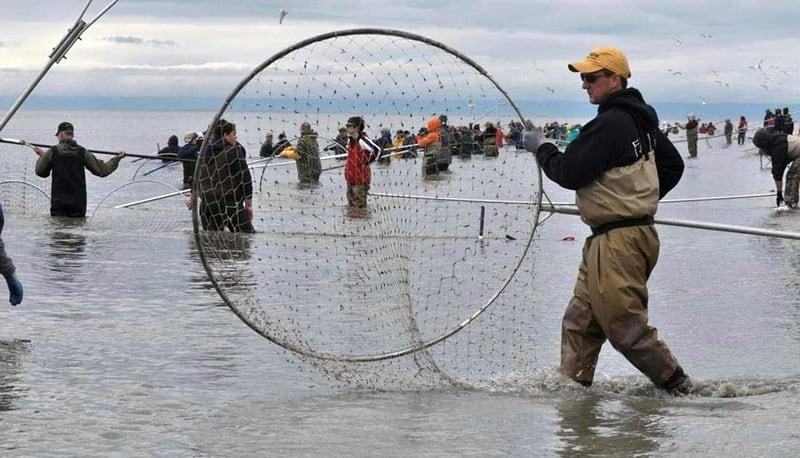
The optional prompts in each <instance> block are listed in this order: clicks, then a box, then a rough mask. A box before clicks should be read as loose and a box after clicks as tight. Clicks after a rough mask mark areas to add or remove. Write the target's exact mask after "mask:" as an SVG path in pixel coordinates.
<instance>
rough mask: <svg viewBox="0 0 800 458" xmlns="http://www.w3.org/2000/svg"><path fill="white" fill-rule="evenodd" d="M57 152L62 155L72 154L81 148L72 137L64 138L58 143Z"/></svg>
mask: <svg viewBox="0 0 800 458" xmlns="http://www.w3.org/2000/svg"><path fill="white" fill-rule="evenodd" d="M58 147H59V152H60V153H61V154H63V155H64V156H74V155H76V154H78V152H80V150H81V145H79V144H78V142H76V141H75V140H73V139H69V140H64V141H62V142H60V143H59V144H58Z"/></svg>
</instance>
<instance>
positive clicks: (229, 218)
mask: <svg viewBox="0 0 800 458" xmlns="http://www.w3.org/2000/svg"><path fill="white" fill-rule="evenodd" d="M212 132H213V133H212V135H213V137H211V138H210V140H211V144H210V146H209V148H208V150H207V151H206V153H205V155H204V157H200V158H199V161H200V165H199V169H198V171H197V180H198V183H197V190H198V194H199V196H198V197H199V200H200V207H199V208H198V210H199V214H200V222H201V223H202V225H203V230H206V231H221V230H224V229H225V228H227V229H228V230H229V231H231V232H255V230H254V229H253V179H252V177H251V175H250V169H249V168H248V166H247V151H245V149H244V146H242V145H241V143H239V142H238V141H237V136H236V125H235V124H233V123H231V122H228V121H226V120H224V119H220V120H219V122H218V123H217V125H216V126H215V127H214V129H213V131H212ZM186 205H187V207H189V208H190V209H191V208H192V200H191V197H189V198H188V199H187V200H186Z"/></svg>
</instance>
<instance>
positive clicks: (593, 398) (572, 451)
mask: <svg viewBox="0 0 800 458" xmlns="http://www.w3.org/2000/svg"><path fill="white" fill-rule="evenodd" d="M658 402H659V401H658V400H657V399H648V398H622V397H620V398H612V397H608V396H602V395H598V394H587V395H585V396H583V395H582V396H580V397H578V398H571V397H570V398H566V399H563V400H561V401H560V402H559V403H558V406H557V407H558V413H559V414H560V422H559V424H560V426H561V428H560V429H559V431H558V432H557V433H556V434H557V436H558V437H560V438H561V439H562V442H563V445H562V447H561V449H560V450H559V451H558V452H559V455H560V456H566V457H572V456H596V455H605V454H607V453H608V452H609V451H611V450H613V451H614V455H616V456H647V455H650V454H651V453H652V452H655V451H656V450H658V449H659V447H660V444H664V443H665V442H666V441H665V437H666V436H667V433H666V431H665V426H664V425H663V418H664V417H665V416H666V412H662V409H661V408H660V405H659V404H658Z"/></svg>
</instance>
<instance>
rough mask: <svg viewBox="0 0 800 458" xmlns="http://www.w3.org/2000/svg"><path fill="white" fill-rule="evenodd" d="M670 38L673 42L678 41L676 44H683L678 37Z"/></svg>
mask: <svg viewBox="0 0 800 458" xmlns="http://www.w3.org/2000/svg"><path fill="white" fill-rule="evenodd" d="M672 40H673V41H675V43H678V46H680V45H682V44H683V42H682V41H681V40H680V39H679V38H678V37H672Z"/></svg>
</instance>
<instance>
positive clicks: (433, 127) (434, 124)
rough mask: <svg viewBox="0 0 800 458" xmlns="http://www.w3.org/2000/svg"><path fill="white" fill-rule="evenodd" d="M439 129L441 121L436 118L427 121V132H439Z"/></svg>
mask: <svg viewBox="0 0 800 458" xmlns="http://www.w3.org/2000/svg"><path fill="white" fill-rule="evenodd" d="M440 127H442V120H441V119H439V117H438V116H434V117H433V118H431V119H429V120H428V132H431V133H433V132H439V128H440Z"/></svg>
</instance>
